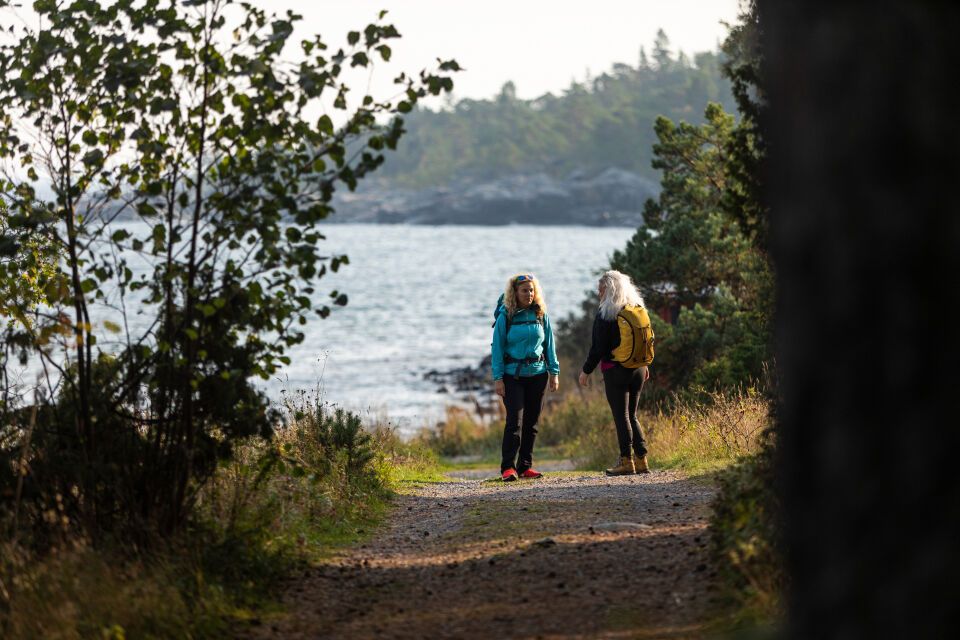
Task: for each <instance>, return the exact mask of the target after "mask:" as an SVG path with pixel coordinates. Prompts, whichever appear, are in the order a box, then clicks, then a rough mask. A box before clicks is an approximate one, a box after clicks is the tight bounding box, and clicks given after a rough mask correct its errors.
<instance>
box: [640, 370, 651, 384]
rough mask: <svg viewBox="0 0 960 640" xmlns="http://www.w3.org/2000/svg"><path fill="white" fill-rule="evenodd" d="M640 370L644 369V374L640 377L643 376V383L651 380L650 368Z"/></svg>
mask: <svg viewBox="0 0 960 640" xmlns="http://www.w3.org/2000/svg"><path fill="white" fill-rule="evenodd" d="M640 368H641V369H643V373H641V374H640V375H642V376H643V381H644V382H646V381H647V380H649V379H650V367H640Z"/></svg>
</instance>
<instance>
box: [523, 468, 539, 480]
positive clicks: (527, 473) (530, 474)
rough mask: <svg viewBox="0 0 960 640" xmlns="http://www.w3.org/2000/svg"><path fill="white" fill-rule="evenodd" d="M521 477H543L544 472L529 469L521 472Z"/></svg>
mask: <svg viewBox="0 0 960 640" xmlns="http://www.w3.org/2000/svg"><path fill="white" fill-rule="evenodd" d="M520 477H521V478H542V477H543V474H542V473H540V472H539V471H537V470H536V469H527V470H526V471H524V472H523V473H521V474H520Z"/></svg>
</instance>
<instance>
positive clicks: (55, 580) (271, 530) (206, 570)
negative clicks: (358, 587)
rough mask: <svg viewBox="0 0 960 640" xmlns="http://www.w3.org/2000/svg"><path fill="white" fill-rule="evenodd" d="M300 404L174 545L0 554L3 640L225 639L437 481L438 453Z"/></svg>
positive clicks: (209, 493) (239, 460)
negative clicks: (400, 500)
mask: <svg viewBox="0 0 960 640" xmlns="http://www.w3.org/2000/svg"><path fill="white" fill-rule="evenodd" d="M303 400H304V399H303V398H301V401H300V402H299V403H298V404H296V403H295V404H291V405H289V406H288V407H287V409H288V421H287V424H286V425H285V426H284V427H282V428H280V429H278V430H277V432H276V434H275V436H274V437H273V438H272V439H271V440H269V441H265V440H260V439H252V440H249V441H246V442H243V443H241V444H240V445H239V446H238V447H236V449H235V450H234V455H233V456H232V457H231V458H230V459H229V460H227V461H224V462H223V463H222V464H221V465H220V466H219V467H218V468H217V469H216V472H215V473H214V474H213V476H212V477H211V478H210V479H209V480H208V481H207V482H206V483H205V484H204V485H203V486H202V487H200V488H199V490H198V493H197V499H196V502H195V507H194V512H193V514H192V518H191V525H190V527H189V529H188V530H187V531H184V532H182V533H181V534H180V535H179V536H177V537H176V538H175V539H173V540H168V541H166V542H164V543H162V544H153V545H151V546H150V547H149V548H148V549H135V548H129V547H121V546H118V545H113V546H111V545H110V544H104V545H102V546H101V547H98V548H96V549H94V548H91V547H90V546H88V545H86V544H84V543H83V541H82V540H80V539H78V538H76V537H75V536H74V537H71V534H70V530H69V529H68V528H63V529H62V530H61V529H58V530H57V531H58V532H59V533H58V535H59V540H60V542H59V543H58V544H57V545H56V546H54V547H53V548H46V549H37V548H31V547H29V546H28V545H25V544H22V543H21V544H16V543H14V542H13V541H12V540H7V541H6V542H0V552H2V555H0V637H3V638H10V639H12V640H16V639H20V638H23V639H26V638H71V639H72V638H92V637H96V638H108V639H121V638H125V637H126V638H222V637H227V636H230V635H233V634H234V632H235V631H236V630H237V627H238V626H242V625H243V624H244V622H245V621H248V620H253V619H257V620H261V621H262V620H263V619H269V618H270V617H273V616H275V615H280V613H281V608H280V605H279V600H278V597H279V595H280V593H281V588H280V587H281V583H282V581H283V580H284V579H285V578H288V577H290V576H291V575H293V574H295V573H296V572H297V571H299V570H300V569H301V568H304V567H306V566H307V565H309V564H310V563H312V562H316V561H318V560H320V559H322V558H324V557H326V556H328V555H329V554H330V553H331V552H333V551H334V550H336V549H338V548H342V547H344V546H347V545H351V544H355V543H357V542H358V541H360V540H363V539H364V538H366V537H367V536H369V535H371V534H372V532H373V531H374V530H375V529H376V528H377V527H378V526H379V524H380V523H381V522H382V521H383V520H384V519H385V517H386V515H387V513H388V510H389V502H390V499H391V497H392V496H393V495H394V494H395V493H398V492H402V491H406V490H409V487H410V486H412V485H414V484H416V483H424V482H437V481H442V480H443V476H442V472H441V470H440V467H439V465H438V462H437V456H436V454H435V453H433V452H432V451H429V450H426V449H424V448H422V447H418V446H415V445H411V444H409V443H404V442H402V441H401V440H400V439H399V438H398V437H397V436H396V435H395V434H394V433H393V432H392V431H389V430H387V429H373V430H367V429H363V428H362V427H361V425H360V421H359V419H357V418H356V416H353V415H351V414H348V413H346V412H340V411H335V410H333V409H332V408H329V407H326V406H321V405H318V404H315V403H314V404H311V403H309V402H304V401H303ZM54 516H56V513H55V511H52V512H51V517H54ZM20 540H29V538H28V537H27V536H22V537H21V538H20Z"/></svg>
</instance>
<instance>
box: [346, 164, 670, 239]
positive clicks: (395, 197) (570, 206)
mask: <svg viewBox="0 0 960 640" xmlns="http://www.w3.org/2000/svg"><path fill="white" fill-rule="evenodd" d="M657 192H658V187H657V185H656V184H654V183H653V182H651V181H650V180H648V179H647V178H644V177H642V176H640V175H637V174H634V173H631V172H629V171H624V170H622V169H617V168H609V169H606V170H605V171H603V172H601V173H599V174H597V175H594V176H587V175H585V174H584V173H583V172H573V173H571V174H570V175H568V176H567V177H566V178H564V179H559V180H558V179H556V178H553V177H550V176H548V175H546V174H543V173H534V174H525V175H514V176H507V177H503V178H497V179H495V180H489V181H479V182H478V181H463V182H461V183H457V184H452V185H450V186H447V187H432V188H426V189H404V188H396V187H391V186H387V185H385V184H384V183H375V182H369V183H367V184H361V185H360V187H359V188H358V191H357V192H355V193H344V192H338V193H337V194H336V196H335V198H334V203H333V204H334V208H335V210H336V215H334V216H332V217H331V218H330V221H331V222H377V223H388V224H389V223H406V224H479V225H501V224H541V225H542V224H556V225H569V224H573V225H591V226H632V227H635V226H638V225H640V224H641V223H642V211H643V204H644V202H645V201H646V200H647V198H651V197H656V195H657Z"/></svg>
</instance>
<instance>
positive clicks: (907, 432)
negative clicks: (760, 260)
mask: <svg viewBox="0 0 960 640" xmlns="http://www.w3.org/2000/svg"><path fill="white" fill-rule="evenodd" d="M760 10H761V14H760V18H761V22H762V24H763V25H764V31H765V33H766V41H765V49H764V51H765V55H766V60H765V63H766V64H765V82H766V86H767V87H768V91H769V95H768V97H769V109H768V119H767V121H766V122H765V123H764V124H765V126H766V131H767V135H768V136H769V137H768V139H769V141H770V155H769V165H768V171H769V173H768V174H767V185H768V187H769V191H768V202H769V204H770V208H771V233H772V237H771V242H772V249H773V253H774V259H775V263H776V268H777V277H778V295H779V300H778V309H777V314H778V320H777V345H778V346H777V353H778V356H777V357H778V365H779V367H780V371H781V381H782V392H783V406H782V415H781V421H780V424H779V445H780V453H779V455H780V459H779V464H778V472H779V478H780V483H781V484H780V487H781V491H782V498H783V504H784V509H785V519H786V522H785V547H786V553H787V564H788V571H789V574H790V576H791V580H792V586H791V592H790V594H789V598H788V607H789V629H790V636H791V637H794V638H804V639H806V638H898V637H902V638H932V637H946V635H945V634H946V632H947V630H948V629H952V630H954V631H955V630H956V629H957V628H960V604H958V600H957V597H958V590H957V585H958V580H960V566H958V564H960V563H958V545H960V480H958V478H960V476H958V473H957V469H958V467H960V464H958V461H957V460H954V458H953V456H954V454H955V453H957V451H958V446H957V444H958V431H960V429H958V427H957V424H958V422H960V419H958V418H960V411H958V410H957V406H956V405H957V403H956V399H957V397H958V396H960V339H958V337H957V333H958V332H957V319H956V318H957V316H956V312H957V311H958V310H960V309H958V308H960V212H958V211H957V209H958V207H957V204H956V201H957V192H956V188H957V187H956V185H957V179H958V176H960V152H958V148H960V100H958V98H957V97H956V96H957V95H958V93H957V91H956V87H955V86H954V85H955V84H956V80H955V79H956V73H957V69H958V68H960V36H958V33H960V9H958V8H957V7H956V5H955V3H925V2H915V1H911V2H907V1H901V2H885V3H880V4H874V5H862V4H860V3H858V4H856V5H854V4H853V3H850V2H833V3H808V2H803V1H801V0H792V1H781V2H774V1H771V0H767V1H763V0H761V5H760Z"/></svg>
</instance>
